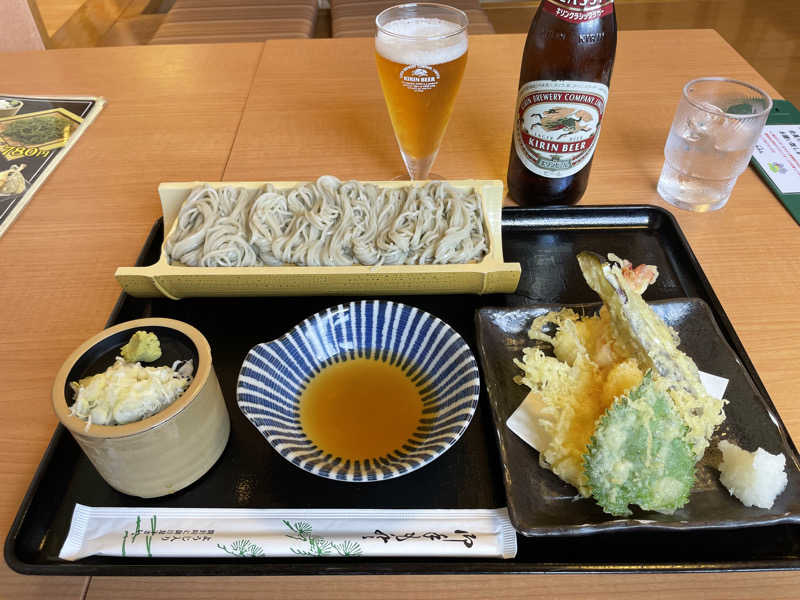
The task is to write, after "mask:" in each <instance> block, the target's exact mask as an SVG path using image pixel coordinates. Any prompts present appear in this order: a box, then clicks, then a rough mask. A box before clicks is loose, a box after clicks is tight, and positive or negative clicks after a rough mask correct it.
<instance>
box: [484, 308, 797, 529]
mask: <svg viewBox="0 0 800 600" xmlns="http://www.w3.org/2000/svg"><path fill="white" fill-rule="evenodd" d="M566 306H569V307H570V308H573V309H574V310H576V311H577V312H578V313H579V314H594V313H595V312H596V311H597V310H598V309H599V307H600V306H601V305H600V304H599V303H597V304H580V305H556V304H534V305H530V306H527V307H524V308H482V309H480V310H479V311H478V317H477V325H478V350H479V354H480V358H481V364H482V366H483V373H484V380H485V382H486V388H487V391H488V393H489V402H490V405H491V407H492V414H493V418H494V423H495V427H496V431H497V439H498V442H499V447H500V454H501V457H502V461H503V470H504V472H503V481H504V483H505V487H506V494H507V496H508V509H509V513H510V517H511V522H512V523H513V524H514V527H515V528H516V529H517V531H519V532H520V533H522V534H524V535H528V536H547V535H564V534H573V535H577V534H590V533H599V532H603V531H610V530H623V529H624V530H629V531H630V530H634V529H672V530H690V529H710V528H726V527H740V526H752V525H768V524H777V523H796V522H800V496H798V491H800V460H799V459H798V455H797V452H796V451H795V450H794V448H793V446H792V445H791V444H790V443H788V441H787V438H786V435H785V432H784V429H783V427H782V426H781V425H780V419H779V418H778V417H777V414H776V413H775V412H774V409H773V408H772V407H771V405H770V404H769V403H768V402H767V401H766V400H765V399H764V398H763V397H762V396H761V394H759V392H758V390H757V389H756V386H755V385H754V383H753V380H752V379H751V378H750V375H749V374H748V373H747V371H746V369H745V368H744V366H743V365H742V363H741V361H740V360H739V358H738V357H737V356H736V354H735V352H734V351H733V349H731V347H730V346H729V345H728V344H727V342H726V341H725V339H724V338H723V337H722V333H721V331H720V330H719V328H718V327H717V324H716V322H715V321H714V316H713V314H712V312H711V309H710V308H709V306H708V305H707V304H706V303H705V302H704V301H703V300H700V299H697V298H685V299H677V300H662V301H657V302H653V303H651V306H652V307H653V309H654V310H655V311H656V313H658V315H659V316H661V318H662V319H664V321H665V322H666V323H667V324H668V325H670V326H671V327H673V328H674V329H675V330H676V331H677V332H678V334H679V335H680V338H681V345H680V349H681V350H683V351H684V352H686V353H687V354H688V355H689V356H691V357H692V358H693V359H694V361H695V362H696V363H697V366H698V368H699V369H700V370H701V371H705V372H707V373H711V374H713V375H718V376H720V377H725V378H727V379H729V380H730V381H729V383H728V388H727V391H726V393H725V398H726V399H728V401H729V403H728V404H727V405H726V407H725V414H726V415H727V418H726V420H725V422H724V423H723V424H722V425H721V426H720V427H719V428H718V429H717V431H716V432H715V434H714V437H713V438H712V441H711V446H710V447H709V449H708V450H707V451H706V454H705V456H704V457H703V459H702V460H701V461H700V463H699V464H698V466H697V472H696V483H695V486H694V488H693V489H692V493H691V496H690V499H689V503H688V504H687V505H686V506H684V507H683V508H682V509H681V510H679V511H677V512H675V514H673V515H662V514H659V513H655V512H644V511H641V510H639V509H638V508H634V515H633V516H632V517H630V518H615V517H612V516H611V515H607V514H605V513H604V512H603V511H602V510H601V509H600V507H599V506H598V505H597V504H596V503H595V502H594V500H592V499H582V498H580V497H579V496H578V493H577V491H576V489H575V488H574V487H572V486H571V485H569V484H567V483H564V482H563V481H561V479H559V478H558V477H556V476H555V475H554V474H553V473H552V472H550V471H549V470H547V469H544V468H543V467H540V466H539V453H538V452H537V451H536V450H534V449H533V448H532V447H531V446H529V445H528V444H526V443H525V442H523V441H522V440H521V439H520V438H519V437H517V435H516V434H514V433H513V432H512V431H511V430H510V429H509V428H508V427H507V425H506V420H507V419H508V417H509V416H510V415H511V413H513V412H514V411H515V410H516V408H517V407H518V406H519V405H520V403H521V402H522V401H523V399H524V398H525V396H526V395H527V394H528V391H529V389H528V388H527V387H526V386H524V385H517V384H516V383H514V376H516V375H519V374H521V373H522V371H521V370H520V369H519V368H518V367H517V366H516V365H514V363H513V359H514V358H521V357H522V349H523V348H525V347H527V346H532V345H534V342H533V341H532V340H530V339H529V338H528V328H529V327H530V324H531V322H532V321H533V319H534V318H535V317H538V316H540V315H543V314H545V313H546V312H548V311H551V310H560V309H562V308H565V307H566ZM540 347H541V348H542V351H543V352H545V353H546V354H547V353H549V354H550V355H551V356H552V349H551V348H550V347H549V346H548V345H547V344H544V345H543V346H540ZM548 350H549V352H548ZM721 439H727V440H729V441H731V442H733V443H735V444H737V445H739V446H741V447H743V448H745V449H747V450H751V451H752V450H755V449H756V448H757V447H762V448H764V449H765V450H766V451H767V452H771V453H773V454H775V453H778V452H782V453H783V454H784V455H785V456H786V471H787V474H788V476H789V484H788V486H787V488H786V490H785V491H784V492H783V494H781V495H780V496H779V497H778V498H777V500H776V501H775V505H774V506H773V507H772V508H771V509H760V508H747V507H745V506H744V505H743V504H741V503H740V502H739V500H737V499H736V498H735V497H733V496H731V495H730V494H729V493H728V491H727V489H725V488H724V487H723V486H722V484H720V483H719V471H718V470H717V469H716V468H715V467H716V465H718V464H719V462H720V460H721V453H720V452H719V450H717V449H716V446H717V442H718V441H719V440H721Z"/></svg>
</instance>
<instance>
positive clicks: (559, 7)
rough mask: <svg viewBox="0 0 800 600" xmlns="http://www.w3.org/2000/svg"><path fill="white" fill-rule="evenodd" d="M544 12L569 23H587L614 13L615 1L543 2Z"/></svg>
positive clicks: (557, 0)
mask: <svg viewBox="0 0 800 600" xmlns="http://www.w3.org/2000/svg"><path fill="white" fill-rule="evenodd" d="M542 3H543V4H542V10H544V11H546V12H548V13H550V14H551V15H553V16H556V17H558V18H559V19H561V20H562V21H566V22H567V23H586V22H587V21H594V20H595V19H599V18H601V17H605V16H606V15H610V14H611V13H612V12H614V0H542Z"/></svg>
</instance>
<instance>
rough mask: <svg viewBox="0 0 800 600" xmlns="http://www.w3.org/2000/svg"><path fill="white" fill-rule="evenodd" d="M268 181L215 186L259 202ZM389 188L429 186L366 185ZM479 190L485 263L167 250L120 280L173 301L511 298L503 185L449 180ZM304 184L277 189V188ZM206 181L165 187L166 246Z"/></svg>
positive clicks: (140, 293)
mask: <svg viewBox="0 0 800 600" xmlns="http://www.w3.org/2000/svg"><path fill="white" fill-rule="evenodd" d="M265 183H266V182H263V181H262V182H230V181H225V182H214V183H209V185H211V186H212V187H214V188H221V187H224V186H236V187H243V188H245V189H246V190H247V192H248V194H249V197H248V200H250V199H252V198H253V197H254V196H255V195H256V194H257V193H258V190H259V189H261V188H262V187H263V186H264V185H265ZM365 183H373V184H375V185H378V186H381V187H387V188H396V187H404V186H408V185H423V184H424V183H426V182H409V181H373V182H365ZM448 183H450V184H451V185H453V186H455V187H457V188H461V189H472V188H474V189H475V191H476V192H477V193H478V194H479V195H480V197H481V201H482V203H483V215H484V220H485V222H484V228H485V231H486V235H487V237H488V247H489V250H488V252H487V254H486V256H484V258H483V259H482V260H481V261H480V262H478V263H469V264H447V265H380V266H362V265H358V266H347V267H298V266H290V265H287V266H277V267H272V266H270V267H187V266H182V265H171V264H170V263H169V260H168V259H167V256H166V253H165V251H164V246H163V244H162V246H161V255H160V257H159V260H158V262H156V263H155V264H153V265H150V266H146V267H120V268H118V269H117V271H116V273H115V277H116V279H117V281H118V282H119V284H120V285H121V286H122V288H123V289H124V290H125V292H127V293H128V294H130V295H131V296H136V297H140V298H141V297H158V296H166V297H167V298H172V299H173V300H178V299H180V298H188V297H214V296H312V295H313V296H317V295H327V296H337V295H338V296H341V295H353V294H370V295H390V294H391V295H395V294H495V293H512V292H514V291H515V290H516V288H517V284H518V283H519V278H520V265H519V263H507V262H504V261H503V244H502V238H501V231H500V226H501V218H502V208H503V184H502V182H501V181H498V180H477V179H466V180H460V181H450V182H448ZM299 184H300V183H299V182H272V185H274V186H275V187H276V188H278V189H287V188H293V187H296V186H297V185H299ZM199 185H202V182H196V181H195V182H182V183H162V184H161V185H159V186H158V193H159V195H160V196H161V208H162V211H163V214H164V230H165V231H166V232H168V233H167V235H166V236H165V239H166V238H168V237H169V235H171V233H172V230H173V228H174V225H175V221H176V219H177V216H178V212H179V210H180V207H181V205H182V204H183V201H184V200H185V199H186V197H187V196H188V195H189V192H190V191H191V190H192V189H194V188H195V187H197V186H199Z"/></svg>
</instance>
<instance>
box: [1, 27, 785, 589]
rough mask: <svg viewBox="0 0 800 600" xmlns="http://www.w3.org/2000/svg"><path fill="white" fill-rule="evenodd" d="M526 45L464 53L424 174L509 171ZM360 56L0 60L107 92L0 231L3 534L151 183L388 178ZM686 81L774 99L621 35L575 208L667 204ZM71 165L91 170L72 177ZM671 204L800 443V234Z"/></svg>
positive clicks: (216, 54) (708, 56) (712, 53)
mask: <svg viewBox="0 0 800 600" xmlns="http://www.w3.org/2000/svg"><path fill="white" fill-rule="evenodd" d="M523 42H524V37H523V36H486V37H474V38H472V40H471V47H470V57H469V60H468V66H467V72H466V75H465V79H464V83H463V85H462V88H461V91H460V93H459V97H458V100H457V103H456V107H455V111H454V115H453V118H452V121H451V124H450V127H449V130H448V133H447V136H446V138H445V142H444V145H443V147H442V150H441V153H440V155H439V160H438V161H437V164H436V165H435V170H436V171H437V172H439V173H441V174H443V175H444V176H446V177H449V178H461V177H478V178H497V179H503V178H504V177H505V169H506V163H507V160H508V149H509V144H510V126H511V115H512V113H513V110H514V101H515V96H516V84H517V76H518V72H519V71H518V69H519V64H520V57H521V50H522V44H523ZM372 52H373V50H372V43H371V40H368V39H341V40H303V41H288V40H287V41H270V42H267V43H266V44H265V45H263V46H261V45H219V46H192V47H180V46H177V47H176V46H171V47H162V48H157V47H150V48H117V49H86V50H71V51H51V52H47V53H26V54H19V55H14V56H13V57H11V56H8V55H0V66H2V67H3V72H4V73H5V82H4V86H3V91H4V92H9V93H12V92H18V93H29V94H30V93H42V94H44V93H47V94H52V95H58V94H66V93H71V94H77V93H83V94H94V95H97V94H102V95H104V96H106V97H107V98H108V99H109V104H108V106H107V107H106V109H105V111H104V112H103V113H102V114H101V115H100V117H99V118H98V119H97V121H96V122H95V123H94V124H93V125H92V127H91V128H90V129H89V130H88V131H87V133H86V134H85V136H84V137H83V138H82V139H81V140H80V141H79V143H78V144H76V146H75V148H74V149H73V151H72V152H71V153H70V154H69V155H68V156H67V157H66V159H65V160H64V161H63V162H62V164H61V165H60V166H59V167H58V169H57V170H56V171H55V172H54V173H53V174H52V175H51V177H50V179H49V180H48V181H47V182H46V183H45V185H44V186H43V187H42V188H41V189H40V190H39V192H38V193H37V195H36V196H35V197H34V199H33V200H32V201H31V203H30V205H29V206H28V208H27V209H26V210H25V211H24V212H23V213H22V215H21V216H20V218H19V219H18V220H17V222H16V223H15V224H14V225H13V226H12V227H11V228H10V229H9V231H8V232H7V233H6V234H5V236H4V237H3V238H0V281H2V287H0V311H2V312H0V321H2V323H3V324H4V332H3V337H2V344H0V380H2V381H3V382H4V383H5V384H6V392H5V394H4V395H3V400H2V403H0V448H1V449H2V453H0V471H2V472H3V473H4V474H5V477H4V486H3V488H2V490H1V491H0V533H2V534H3V536H5V533H6V532H7V531H8V527H9V526H10V523H11V521H12V519H13V516H14V514H15V513H16V510H17V508H18V505H19V502H20V499H21V498H22V495H23V493H24V491H25V489H26V487H27V485H28V482H29V481H30V479H31V477H32V475H33V472H34V470H35V468H36V465H37V463H38V461H39V459H40V458H41V454H42V452H43V450H44V448H45V446H46V444H47V441H48V439H49V437H50V435H51V433H52V431H53V428H54V426H55V418H54V417H53V416H52V414H51V409H50V401H49V388H50V385H51V381H52V376H53V374H54V373H55V371H56V369H57V368H58V366H59V365H60V364H61V361H62V360H63V359H64V357H65V356H66V355H67V354H68V353H69V351H70V350H71V349H72V348H73V347H74V346H76V345H77V344H78V343H79V342H80V341H82V340H83V339H85V338H86V337H88V336H89V335H90V334H92V333H94V332H96V331H98V330H100V329H101V328H102V327H103V324H104V322H105V319H106V317H107V315H108V314H109V312H110V311H111V308H112V305H113V302H114V300H115V298H116V296H117V293H118V288H117V286H116V283H115V282H114V280H113V277H112V274H113V271H114V268H115V267H116V266H118V265H122V264H125V265H128V264H133V261H134V259H135V257H136V254H137V252H138V250H139V248H140V246H141V244H142V242H143V240H144V237H145V235H146V232H147V231H148V228H149V226H150V225H151V224H152V222H153V221H154V220H155V218H156V217H157V216H158V213H159V208H158V201H157V195H156V192H155V188H156V184H157V183H158V182H159V181H163V180H170V179H171V180H186V179H206V180H214V179H217V178H220V177H222V178H224V179H226V180H247V179H250V180H269V179H284V180H286V179H299V180H303V179H311V178H315V177H316V176H318V175H320V174H322V173H333V174H337V175H338V176H340V177H343V178H350V177H354V178H360V179H386V178H390V177H392V176H394V175H396V174H399V173H400V172H401V168H402V164H401V162H400V156H399V153H398V151H397V148H396V145H395V142H394V138H393V135H392V131H391V126H390V123H389V118H388V116H387V114H386V112H385V108H384V106H383V100H382V97H381V93H380V88H379V85H378V82H377V78H376V75H375V69H374V59H373V55H372ZM259 55H260V60H259ZM256 65H257V66H256ZM700 75H726V76H730V77H735V78H739V79H744V80H747V81H750V82H752V83H755V84H756V85H761V86H762V87H764V88H765V89H767V90H768V91H770V92H772V93H774V89H772V88H771V87H770V86H769V84H768V83H767V82H766V81H764V80H763V78H761V77H760V76H759V75H758V74H757V73H756V72H755V71H754V70H753V69H752V68H751V67H750V66H749V65H748V64H747V63H746V62H745V61H744V60H743V59H742V58H741V57H740V56H739V55H738V54H736V53H735V51H734V50H733V49H732V48H730V46H728V45H727V44H726V43H725V42H724V41H723V40H722V39H721V38H720V37H719V36H718V35H717V34H716V33H714V32H713V31H694V30H692V31H658V32H654V31H647V32H635V31H634V32H623V33H622V34H621V35H620V40H619V46H618V53H617V62H616V65H615V69H614V78H613V81H612V85H611V96H610V101H609V106H608V110H607V113H606V117H605V118H606V121H605V124H604V127H603V133H602V136H601V138H600V142H599V147H598V149H597V155H596V159H595V161H594V166H593V170H592V177H591V180H590V184H589V191H588V192H587V194H586V196H585V198H584V200H583V201H582V204H617V203H637V204H638V203H650V204H655V205H659V206H666V205H665V204H664V203H663V202H662V201H661V200H660V198H659V197H658V195H657V194H656V192H655V183H656V180H657V178H658V174H659V172H660V168H661V164H662V161H663V145H664V140H665V139H666V134H667V131H668V129H669V125H670V122H671V120H672V116H673V113H674V110H675V106H676V105H677V101H678V97H679V93H680V89H681V86H682V85H683V83H684V82H685V81H687V80H688V79H690V78H692V77H696V76H700ZM245 99H246V104H245ZM156 110H157V111H158V114H156V113H155V112H154V111H156ZM151 119H152V120H151ZM87 163H90V164H92V168H91V169H90V170H87V169H86V168H84V167H81V165H85V164H87ZM667 208H670V207H667ZM670 210H672V212H673V213H674V214H675V215H676V217H677V218H678V220H679V222H680V225H681V227H682V228H683V230H684V232H685V234H686V236H687V238H688V239H689V242H690V243H691V245H692V247H693V249H694V251H695V253H696V255H697V257H698V259H699V260H700V263H701V265H702V267H703V269H704V270H705V272H706V275H707V276H708V277H709V279H710V281H711V283H712V285H713V286H714V289H715V291H716V292H717V295H718V296H719V298H720V301H721V302H722V305H723V306H724V308H725V310H726V312H727V314H728V316H729V318H730V319H731V321H732V323H733V325H734V327H735V329H736V331H737V333H738V335H739V337H740V338H741V340H742V342H743V344H744V346H745V347H746V348H747V351H748V353H749V355H750V358H751V359H752V361H753V363H754V365H755V367H756V369H757V370H758V372H759V374H760V376H761V379H762V380H763V382H764V384H765V386H766V388H767V390H768V392H769V394H770V396H771V398H772V400H773V402H774V403H775V405H776V406H777V408H778V410H779V412H780V413H781V415H782V417H783V420H784V422H785V423H786V425H787V427H788V429H789V431H790V433H792V435H793V437H794V438H795V439H798V438H800V408H798V406H797V405H796V404H795V403H794V399H795V397H796V390H795V387H796V384H795V376H796V375H797V372H798V368H797V365H798V364H800V346H799V345H798V344H797V343H796V337H797V334H798V332H800V316H799V314H798V311H797V310H796V309H795V305H796V304H797V301H796V296H797V294H798V292H800V268H798V266H797V265H798V263H797V256H800V229H798V226H797V224H796V223H795V222H794V221H793V220H792V219H791V218H790V217H789V215H788V214H787V213H786V211H785V210H784V209H783V207H782V206H781V205H780V204H779V203H778V201H777V200H776V199H775V198H774V197H773V196H772V195H771V193H770V192H769V190H768V189H767V188H766V186H765V185H764V184H763V183H762V182H761V181H760V180H759V179H758V177H757V176H756V175H755V173H754V172H752V171H750V170H748V171H747V172H746V173H745V174H744V175H742V177H741V178H740V180H739V182H738V184H737V186H736V188H735V189H734V192H733V196H732V197H731V200H730V202H729V204H728V206H727V207H725V208H724V209H723V210H721V211H719V212H716V213H711V214H704V215H697V214H692V213H687V212H683V211H679V210H677V209H676V210H673V209H671V208H670ZM87 267H88V268H87ZM9 384H10V385H9ZM798 585H800V574H796V573H794V572H786V573H775V572H771V573H727V574H715V573H702V574H676V575H670V574H659V575H637V574H593V575H514V576H479V575H476V576H469V577H455V576H393V577H316V578H291V577H288V578H286V577H283V578H277V577H276V578H257V577H248V578H231V577H224V578H195V577H191V578H180V579H148V578H103V577H95V578H92V579H91V580H89V579H88V578H86V579H84V578H75V579H70V578H44V577H24V576H20V575H16V574H14V573H12V572H11V571H10V570H9V569H8V568H7V567H5V565H3V566H2V567H0V599H3V598H5V597H9V598H11V597H14V598H27V597H30V598H49V597H58V598H68V599H69V598H74V599H78V598H89V599H90V600H95V599H98V600H99V599H101V598H107V597H111V596H112V595H113V597H115V598H143V597H147V598H164V599H170V600H177V599H180V598H193V599H200V598H219V597H232V598H256V597H264V596H268V597H269V596H276V597H281V598H309V597H313V598H317V599H319V598H352V597H357V596H358V595H360V594H361V595H364V596H365V597H372V596H375V595H378V594H380V595H381V597H382V598H387V599H388V598H408V597H454V598H455V597H462V598H463V597H475V598H487V597H501V596H502V597H507V598H511V597H519V598H552V597H569V598H586V597H593V598H611V597H614V598H619V597H631V598H636V597H641V596H643V595H645V594H650V595H652V594H657V595H658V596H659V597H669V598H685V597H692V596H694V597H708V596H714V597H720V598H753V597H775V598H776V597H786V598H789V597H795V596H797V592H796V591H795V588H796V587H797V586H798Z"/></svg>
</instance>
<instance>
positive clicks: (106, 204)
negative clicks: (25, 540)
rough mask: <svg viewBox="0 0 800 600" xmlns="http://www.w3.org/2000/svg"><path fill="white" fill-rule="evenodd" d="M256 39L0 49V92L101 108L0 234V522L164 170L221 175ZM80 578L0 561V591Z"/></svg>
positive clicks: (130, 259)
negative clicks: (57, 382)
mask: <svg viewBox="0 0 800 600" xmlns="http://www.w3.org/2000/svg"><path fill="white" fill-rule="evenodd" d="M262 49H263V44H245V45H242V44H237V45H230V46H227V45H226V46H202V47H185V46H171V47H168V48H160V47H131V48H108V49H91V50H51V51H48V52H31V53H19V54H0V71H2V72H3V73H4V76H3V80H4V81H3V85H2V87H3V91H4V93H7V94H28V95H37V94H38V95H53V96H60V95H94V96H103V97H105V98H106V99H107V100H108V104H107V106H106V107H105V109H104V110H103V111H102V112H101V113H100V115H99V116H98V118H97V120H96V121H95V122H94V123H93V124H92V125H91V127H90V128H89V129H88V130H87V131H86V133H85V134H84V135H83V136H82V137H81V138H80V140H78V143H77V144H75V146H74V147H73V149H72V150H71V152H70V153H69V154H68V155H67V156H66V157H65V158H64V160H63V161H62V162H61V164H60V165H59V166H58V167H57V168H56V169H55V171H54V172H53V173H52V174H51V176H50V177H49V178H48V179H47V181H46V182H45V183H44V185H42V187H41V188H40V189H39V191H38V192H37V193H36V195H35V196H34V198H33V199H32V200H31V202H30V204H29V205H28V206H27V207H26V208H25V209H24V210H23V212H22V214H21V215H20V216H19V218H18V219H17V221H16V222H14V223H13V224H12V225H11V227H9V229H8V231H7V232H6V233H5V235H4V236H3V237H2V238H0V281H2V284H0V323H2V324H3V331H2V335H1V337H0V381H2V382H3V388H4V391H3V393H2V395H1V396H0V397H1V398H2V400H0V448H2V452H1V453H0V471H1V472H2V473H3V475H4V477H3V485H2V487H1V488H0V534H2V537H3V538H5V536H6V533H7V532H8V528H9V526H10V524H11V522H12V520H13V518H14V515H15V514H16V512H17V508H18V507H19V504H20V501H21V500H22V497H23V495H24V493H25V490H26V489H27V487H28V484H29V483H30V481H31V478H32V476H33V472H34V470H35V467H36V464H37V463H38V462H39V460H40V459H41V457H42V454H43V452H44V449H45V447H46V446H47V442H48V440H49V438H50V436H51V435H52V432H53V429H54V427H55V424H56V421H55V419H54V416H53V411H52V407H51V404H50V399H49V396H50V392H49V389H50V387H51V386H52V378H53V374H54V373H55V372H56V371H57V370H58V368H59V366H60V365H61V363H62V362H63V361H64V359H65V358H66V357H67V355H68V354H69V353H70V352H71V351H72V350H73V349H74V348H75V347H76V346H77V345H78V344H79V343H80V342H82V341H83V340H85V339H87V338H88V337H90V336H92V335H93V334H94V333H96V332H97V331H99V330H101V329H102V328H103V326H104V325H105V322H106V319H107V318H108V315H109V313H110V312H111V309H112V308H113V306H114V302H115V301H116V299H117V296H118V295H119V286H118V285H117V283H116V281H115V280H114V269H115V268H116V267H117V266H118V265H123V264H133V263H134V262H135V260H136V256H137V255H138V250H139V248H140V247H141V245H142V243H143V241H144V239H145V237H146V236H147V232H148V231H149V229H150V227H151V226H152V224H153V221H154V220H155V219H156V218H157V217H158V216H159V214H160V212H161V205H160V203H159V200H158V194H157V192H156V188H157V186H158V184H159V183H160V182H161V181H165V180H168V179H175V178H177V179H183V180H186V179H189V180H192V179H196V178H209V177H221V176H222V173H223V170H224V168H225V163H226V160H227V158H228V154H229V152H230V148H231V144H232V142H233V139H234V136H235V134H236V130H237V127H238V125H239V118H240V116H241V112H242V108H243V107H244V102H245V99H246V98H247V93H248V91H249V89H250V84H251V81H252V78H253V73H254V71H255V67H256V65H257V64H258V60H259V57H260V55H261V51H262ZM85 584H86V581H85V580H84V578H57V579H49V578H43V577H23V576H21V575H16V574H13V573H11V571H10V570H9V569H8V567H7V566H6V565H5V563H3V564H2V566H0V598H2V599H3V600H5V599H6V598H15V599H18V598H66V599H69V598H80V597H81V596H82V594H83V588H84V586H85Z"/></svg>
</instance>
